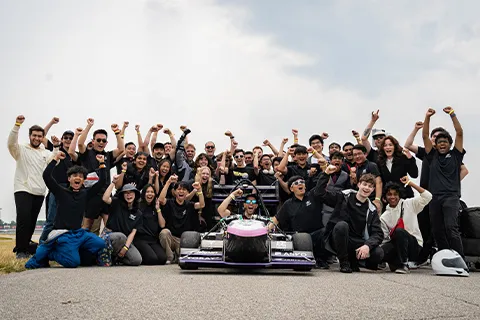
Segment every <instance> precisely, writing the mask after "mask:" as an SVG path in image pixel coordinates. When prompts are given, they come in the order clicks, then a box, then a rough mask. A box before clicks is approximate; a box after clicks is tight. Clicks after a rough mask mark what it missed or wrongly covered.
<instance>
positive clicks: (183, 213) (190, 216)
mask: <svg viewBox="0 0 480 320" xmlns="http://www.w3.org/2000/svg"><path fill="white" fill-rule="evenodd" d="M177 181H178V176H177V175H171V176H170V178H169V179H168V180H167V183H166V184H165V186H164V187H163V189H162V192H161V193H160V196H159V204H160V205H161V208H160V211H159V212H158V214H159V215H161V216H162V218H163V219H164V221H165V224H164V225H160V227H162V228H163V229H162V231H161V232H160V244H161V245H162V247H163V248H164V249H165V252H166V254H167V262H166V263H167V264H171V263H173V262H175V261H176V259H175V256H174V253H173V252H174V251H175V253H176V256H177V257H178V255H179V250H180V237H181V236H182V233H183V232H184V231H197V230H198V228H199V227H200V219H199V214H198V213H197V210H200V209H203V208H204V207H205V199H204V197H203V192H202V189H201V186H200V184H199V183H198V182H195V183H194V184H193V185H192V187H193V189H195V192H196V194H197V196H198V199H199V201H198V202H195V203H194V202H191V201H188V200H186V197H187V195H188V188H189V185H188V184H187V183H186V182H185V181H181V182H177ZM171 184H174V186H173V190H174V195H175V198H174V199H167V198H166V196H167V192H168V189H169V188H170V185H171Z"/></svg>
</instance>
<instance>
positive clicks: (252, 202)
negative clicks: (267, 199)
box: [245, 200, 257, 204]
mask: <svg viewBox="0 0 480 320" xmlns="http://www.w3.org/2000/svg"><path fill="white" fill-rule="evenodd" d="M245 203H246V204H257V200H245Z"/></svg>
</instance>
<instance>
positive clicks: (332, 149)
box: [328, 142, 342, 159]
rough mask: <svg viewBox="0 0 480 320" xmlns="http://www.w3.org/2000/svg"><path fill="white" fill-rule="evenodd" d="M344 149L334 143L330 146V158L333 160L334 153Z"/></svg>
mask: <svg viewBox="0 0 480 320" xmlns="http://www.w3.org/2000/svg"><path fill="white" fill-rule="evenodd" d="M341 148H342V147H341V146H340V145H339V144H338V143H337V142H332V143H330V144H329V145H328V157H329V159H331V157H332V154H333V153H334V152H340V150H342V149H341Z"/></svg>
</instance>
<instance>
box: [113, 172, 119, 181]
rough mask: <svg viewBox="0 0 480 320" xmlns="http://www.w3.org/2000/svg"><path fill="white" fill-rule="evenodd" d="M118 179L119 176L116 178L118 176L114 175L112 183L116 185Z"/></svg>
mask: <svg viewBox="0 0 480 320" xmlns="http://www.w3.org/2000/svg"><path fill="white" fill-rule="evenodd" d="M118 179H119V176H118V174H116V175H114V176H113V178H112V182H113V183H117V181H118Z"/></svg>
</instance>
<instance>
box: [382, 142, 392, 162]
mask: <svg viewBox="0 0 480 320" xmlns="http://www.w3.org/2000/svg"><path fill="white" fill-rule="evenodd" d="M383 151H384V152H385V155H386V156H387V159H390V158H392V157H393V153H394V152H395V145H394V144H393V141H392V140H390V139H385V140H384V143H383Z"/></svg>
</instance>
